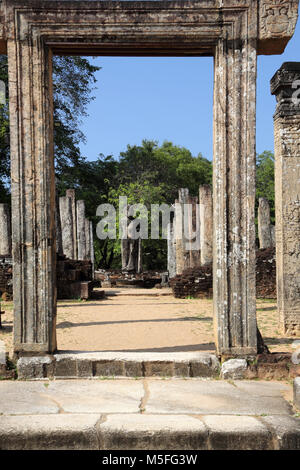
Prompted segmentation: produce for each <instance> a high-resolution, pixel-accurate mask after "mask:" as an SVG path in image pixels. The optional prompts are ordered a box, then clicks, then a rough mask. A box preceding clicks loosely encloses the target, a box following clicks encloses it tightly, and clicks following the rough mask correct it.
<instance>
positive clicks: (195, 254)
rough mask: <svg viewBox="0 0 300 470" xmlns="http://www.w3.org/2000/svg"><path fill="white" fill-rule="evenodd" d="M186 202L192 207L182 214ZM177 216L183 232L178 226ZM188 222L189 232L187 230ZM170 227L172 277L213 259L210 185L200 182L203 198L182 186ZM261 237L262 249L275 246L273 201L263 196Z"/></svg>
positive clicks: (259, 208)
mask: <svg viewBox="0 0 300 470" xmlns="http://www.w3.org/2000/svg"><path fill="white" fill-rule="evenodd" d="M186 204H189V210H186V216H184V215H183V216H182V214H184V209H185V207H187V206H185V205H186ZM185 217H186V220H185V224H184V223H183V222H184V218H185ZM176 220H177V221H178V222H179V224H178V225H179V226H180V228H179V230H180V231H181V233H179V232H178V227H177V228H176ZM184 225H185V227H186V229H185V231H186V232H187V233H184V228H183V227H184ZM168 230H169V232H168V271H169V275H170V277H174V276H175V275H176V274H181V273H182V272H183V271H184V270H185V269H188V268H195V267H197V266H203V265H206V264H210V263H212V261H213V196H212V188H211V186H210V185H202V186H200V188H199V198H197V197H191V196H190V195H189V191H188V189H187V188H182V189H179V198H178V200H176V201H175V217H174V219H173V222H172V223H171V224H170V225H169V228H168ZM258 239H259V248H260V249H266V248H274V247H275V244H276V242H275V226H274V225H272V224H271V217H270V205H269V202H268V200H267V199H266V198H263V197H261V198H259V205H258ZM193 245H194V246H193Z"/></svg>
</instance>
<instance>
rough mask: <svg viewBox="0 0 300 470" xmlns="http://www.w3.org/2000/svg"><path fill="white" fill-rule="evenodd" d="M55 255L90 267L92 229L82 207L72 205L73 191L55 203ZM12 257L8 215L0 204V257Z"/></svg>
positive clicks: (92, 244) (92, 250) (92, 249)
mask: <svg viewBox="0 0 300 470" xmlns="http://www.w3.org/2000/svg"><path fill="white" fill-rule="evenodd" d="M55 220H56V251H57V253H59V254H62V255H65V256H66V257H67V258H69V259H78V260H91V261H92V262H93V263H94V237H93V225H92V222H91V221H89V220H88V219H87V218H86V216H85V203H84V201H82V200H79V201H77V202H76V199H75V190H73V189H68V190H67V191H66V196H64V197H60V198H58V197H57V199H56V214H55ZM11 255H12V233H11V214H10V208H9V205H8V204H0V256H1V257H7V258H10V257H11Z"/></svg>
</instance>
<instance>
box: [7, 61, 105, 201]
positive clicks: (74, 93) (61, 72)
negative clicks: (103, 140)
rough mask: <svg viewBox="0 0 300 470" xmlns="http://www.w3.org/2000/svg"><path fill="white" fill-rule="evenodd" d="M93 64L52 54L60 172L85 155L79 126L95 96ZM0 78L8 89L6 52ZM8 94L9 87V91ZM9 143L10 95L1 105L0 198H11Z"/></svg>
mask: <svg viewBox="0 0 300 470" xmlns="http://www.w3.org/2000/svg"><path fill="white" fill-rule="evenodd" d="M99 69H100V68H99V67H95V66H93V65H92V64H91V63H90V62H89V61H88V60H87V59H85V58H82V57H60V56H55V57H54V58H53V104H54V150H55V151H54V158H55V166H56V173H57V176H58V177H60V176H61V175H62V174H63V173H64V171H65V169H66V168H67V167H69V166H75V165H77V164H78V163H79V162H80V161H81V160H82V156H81V153H80V149H79V143H80V142H81V141H84V139H85V138H84V135H83V133H82V131H81V129H80V125H81V120H82V118H83V117H84V116H85V115H86V108H87V105H88V104H89V103H90V101H91V100H93V96H92V91H93V88H94V85H95V83H96V77H95V73H96V72H97V71H98V70H99ZM0 80H2V81H3V82H4V83H5V84H6V89H7V90H8V66H7V56H3V55H2V56H0ZM7 95H8V91H7ZM9 181H10V147H9V115H8V96H7V102H6V104H5V105H0V201H7V200H9V193H10V187H9Z"/></svg>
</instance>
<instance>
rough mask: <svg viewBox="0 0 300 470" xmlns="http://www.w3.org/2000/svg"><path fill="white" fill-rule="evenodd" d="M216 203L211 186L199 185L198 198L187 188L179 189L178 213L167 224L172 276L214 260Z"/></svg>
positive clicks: (169, 265) (176, 210) (176, 206)
mask: <svg viewBox="0 0 300 470" xmlns="http://www.w3.org/2000/svg"><path fill="white" fill-rule="evenodd" d="M212 244H213V202H212V189H211V187H210V186H209V185H202V186H200V188H199V198H198V197H191V196H190V195H189V190H188V189H187V188H181V189H179V197H178V199H177V200H176V201H175V216H174V219H173V222H172V223H170V224H169V227H168V271H169V276H170V277H174V276H175V275H176V274H181V273H182V272H183V271H184V270H185V269H188V268H195V267H197V266H201V265H205V264H208V263H212V257H213V251H212Z"/></svg>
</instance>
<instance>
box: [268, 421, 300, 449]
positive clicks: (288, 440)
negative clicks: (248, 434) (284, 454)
mask: <svg viewBox="0 0 300 470" xmlns="http://www.w3.org/2000/svg"><path fill="white" fill-rule="evenodd" d="M261 421H262V422H264V423H266V425H267V426H268V428H269V429H270V430H271V432H272V433H273V438H274V440H276V444H275V445H276V449H278V450H300V420H299V419H297V418H293V417H292V416H279V415H276V416H265V417H262V418H261Z"/></svg>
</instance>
